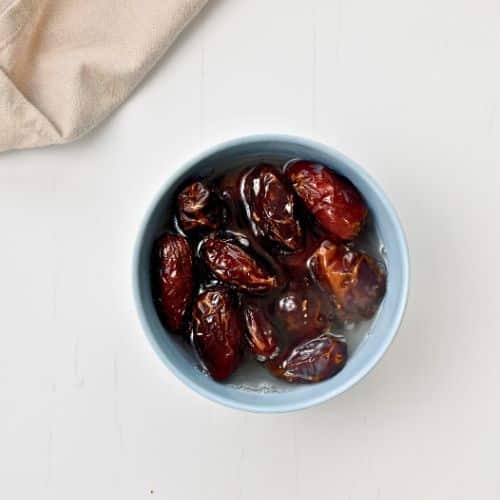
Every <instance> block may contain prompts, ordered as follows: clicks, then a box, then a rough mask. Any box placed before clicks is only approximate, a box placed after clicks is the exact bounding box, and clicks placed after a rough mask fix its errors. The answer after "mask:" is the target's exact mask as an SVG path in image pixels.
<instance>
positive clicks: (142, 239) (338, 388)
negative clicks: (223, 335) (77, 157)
mask: <svg viewBox="0 0 500 500" xmlns="http://www.w3.org/2000/svg"><path fill="white" fill-rule="evenodd" d="M292 158H301V159H306V160H314V161H316V162H318V163H322V164H324V165H326V166H328V167H329V168H332V169H334V170H335V171H336V172H338V173H339V174H341V175H344V176H345V177H347V178H348V179H349V180H350V181H351V182H352V183H353V184H354V185H355V186H356V187H357V188H358V189H359V191H360V192H361V193H362V195H363V197H364V199H365V201H366V203H367V204H368V207H369V210H370V213H371V217H372V226H373V227H372V230H373V231H375V234H376V235H377V237H378V238H379V239H380V241H381V242H383V247H384V251H383V253H384V260H385V264H386V266H387V273H388V277H387V293H386V296H385V298H384V300H383V302H382V305H381V307H380V309H379V311H378V313H377V315H376V317H375V319H374V320H373V321H372V322H371V323H370V324H369V327H368V332H367V333H366V335H363V337H362V339H361V340H360V342H359V343H358V344H357V345H355V346H354V347H352V346H349V349H350V352H349V353H348V354H349V359H348V361H347V364H346V366H345V368H344V369H343V370H342V371H341V372H340V373H338V374H337V375H335V376H334V377H332V378H330V379H328V380H325V381H323V382H320V383H316V384H308V385H292V384H288V383H286V382H282V381H279V380H277V379H275V378H274V377H272V376H271V375H270V374H268V373H267V370H265V369H264V368H262V367H260V366H255V367H250V368H247V367H245V369H243V370H237V372H236V374H235V375H233V376H232V377H231V378H230V379H229V380H228V381H227V382H225V383H220V382H215V381H213V380H212V379H211V378H210V377H208V376H207V375H206V374H204V373H203V372H202V371H201V370H200V368H199V367H198V363H197V360H196V359H195V357H194V355H193V353H192V351H191V349H190V346H188V345H186V343H185V342H183V341H182V340H181V339H180V338H179V336H176V335H173V334H171V333H170V332H168V331H166V330H165V328H164V327H163V325H162V324H161V323H160V321H159V318H158V315H157V313H156V309H155V306H154V304H153V298H152V295H151V283H150V258H151V251H152V247H153V243H154V241H155V239H156V238H157V236H158V235H159V234H160V232H161V228H162V227H163V226H164V222H165V218H166V214H167V213H168V210H169V206H170V204H171V200H172V197H173V196H174V194H175V193H176V190H177V189H178V187H179V185H180V184H181V183H182V182H183V181H184V180H185V179H187V178H188V177H193V176H196V175H203V172H204V171H208V170H210V169H212V168H214V167H215V166H216V167H217V168H218V169H220V168H223V169H224V168H227V169H231V168H232V167H234V166H241V165H244V164H247V163H248V164H256V163H258V162H259V161H261V160H262V161H264V160H267V161H269V160H270V159H274V160H277V161H280V162H283V163H284V162H285V161H287V160H290V159H292ZM133 286H134V294H135V299H136V304H137V309H138V312H139V316H140V319H141V322H142V325H143V327H144V330H145V331H146V335H147V337H148V339H149V341H150V342H151V344H152V346H153V348H154V350H155V351H156V352H157V354H158V356H159V357H160V358H161V360H162V361H163V362H164V363H165V365H166V366H168V367H169V368H170V369H171V370H172V372H173V373H174V374H175V375H176V376H177V377H178V378H179V379H180V380H182V381H183V382H184V383H185V384H186V385H187V386H188V387H190V388H191V389H193V390H195V391H196V392H198V393H199V394H201V395H203V396H205V397H207V398H208V399H211V400H213V401H216V402H217V403H221V404H223V405H226V406H230V407H233V408H237V409H240V410H247V411H253V412H267V413H272V412H287V411H293V410H299V409H302V408H307V407H309V406H313V405H315V404H318V403H322V402H324V401H326V400H328V399H330V398H333V397H334V396H337V395H338V394H340V393H341V392H343V391H345V390H347V389H348V388H349V387H351V386H353V385H354V384H355V383H356V382H358V381H359V380H360V379H361V378H362V377H364V376H365V375H366V374H367V373H368V372H369V371H370V370H371V369H372V368H373V367H374V366H375V364H376V363H377V362H378V361H379V360H380V358H381V357H382V355H383V354H384V352H385V350H386V349H387V348H388V346H389V344H390V343H391V341H392V339H393V338H394V335H395V334H396V331H397V329H398V327H399V324H400V322H401V319H402V317H403V313H404V310H405V306H406V300H407V295H408V249H407V246H406V241H405V236H404V234H403V230H402V228H401V224H400V222H399V220H398V217H397V215H396V213H395V211H394V208H393V207H392V205H391V203H390V202H389V200H388V199H387V197H386V195H385V194H384V193H383V191H382V190H381V189H380V187H379V186H378V185H377V184H376V183H375V181H374V180H373V179H372V178H371V177H370V176H369V175H368V174H367V173H366V172H365V171H363V170H362V169H361V168H360V167H359V166H358V165H356V164H355V163H354V162H353V161H351V160H349V159H348V158H346V157H345V156H344V155H342V154H341V153H339V152H338V151H335V150H334V149H332V148H330V147H327V146H324V145H322V144H319V143H316V142H313V141H311V140H308V139H301V138H297V137H289V136H282V135H259V136H251V137H245V138H242V139H236V140H232V141H229V142H226V143H224V144H221V145H218V146H215V147H213V148H211V149H210V150H208V151H206V152H205V153H202V154H201V155H199V156H197V157H196V158H194V159H193V160H191V161H190V162H188V163H187V164H185V165H184V166H182V167H181V168H180V169H179V170H178V171H176V172H174V173H170V174H169V178H168V180H167V183H166V184H165V185H164V186H163V187H162V188H161V190H160V193H159V194H158V196H157V197H156V198H155V199H154V201H153V203H152V205H151V207H150V209H149V211H148V212H147V214H146V217H145V218H144V222H143V224H142V226H141V228H140V231H139V235H138V238H137V245H136V249H135V256H134V263H133ZM255 364H257V362H255ZM240 371H241V373H240Z"/></svg>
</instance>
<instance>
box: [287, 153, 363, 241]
mask: <svg viewBox="0 0 500 500" xmlns="http://www.w3.org/2000/svg"><path fill="white" fill-rule="evenodd" d="M286 175H287V176H288V178H289V179H290V181H291V183H292V185H293V187H294V189H295V191H296V192H297V194H298V195H299V196H300V198H301V199H302V201H303V202H304V205H305V206H306V207H307V208H308V209H309V211H310V212H311V213H312V215H314V217H315V219H316V221H317V222H318V223H319V224H320V225H321V226H322V227H323V228H324V229H325V230H326V231H328V233H330V234H331V235H332V236H335V237H336V238H340V239H342V240H352V239H353V238H355V237H356V236H357V235H358V234H359V232H360V231H361V228H362V226H363V223H364V221H365V219H366V216H367V214H368V210H367V208H366V205H365V203H364V201H363V199H362V198H361V195H360V194H359V192H358V190H357V189H356V188H355V187H354V186H353V185H352V184H351V183H350V182H349V181H347V180H346V179H345V178H343V177H340V176H338V175H336V174H334V173H333V172H332V171H331V170H329V169H328V168H326V167H325V166H323V165H320V164H319V163H312V162H308V161H297V162H295V163H292V164H291V165H289V166H288V167H287V169H286Z"/></svg>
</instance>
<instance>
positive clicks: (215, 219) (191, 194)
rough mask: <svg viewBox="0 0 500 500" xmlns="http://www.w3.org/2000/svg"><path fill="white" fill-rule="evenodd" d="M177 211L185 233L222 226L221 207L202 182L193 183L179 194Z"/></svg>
mask: <svg viewBox="0 0 500 500" xmlns="http://www.w3.org/2000/svg"><path fill="white" fill-rule="evenodd" d="M177 210H178V215H179V223H180V225H181V227H182V229H183V230H184V231H191V230H193V229H216V228H217V227H218V226H219V224H220V218H221V210H220V206H219V205H218V204H217V203H216V200H215V197H214V194H213V193H212V191H211V190H210V189H209V188H207V187H206V186H205V184H203V183H202V182H193V183H192V184H189V185H188V186H186V187H185V188H184V189H183V190H182V191H181V192H180V193H179V194H178V196H177Z"/></svg>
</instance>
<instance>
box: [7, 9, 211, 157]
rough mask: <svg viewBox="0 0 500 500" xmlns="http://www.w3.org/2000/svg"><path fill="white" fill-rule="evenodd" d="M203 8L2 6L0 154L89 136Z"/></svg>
mask: <svg viewBox="0 0 500 500" xmlns="http://www.w3.org/2000/svg"><path fill="white" fill-rule="evenodd" d="M206 2H207V0H0V151H5V150H8V149H15V148H29V147H35V146H45V145H48V144H56V143H63V142H68V141H72V140H74V139H77V138H78V137H80V136H82V135H83V134H85V133H86V132H88V131H89V130H91V129H92V128H93V127H95V126H96V125H97V124H98V123H99V122H100V121H101V120H103V119H104V118H105V117H106V116H107V115H108V114H109V113H110V112H111V111H112V110H113V109H114V108H116V106H118V105H119V104H120V103H122V102H123V101H124V100H125V98H126V97H127V96H128V95H129V94H130V92H131V91H132V90H133V89H134V87H135V86H136V85H137V84H138V83H139V82H140V81H141V80H142V78H143V77H144V76H145V75H146V74H147V72H148V71H149V70H150V69H151V68H152V67H153V66H154V64H155V63H156V62H157V61H158V59H160V57H161V56H162V55H163V54H164V53H165V51H166V50H167V49H168V47H169V46H170V45H171V44H172V42H173V41H174V40H175V38H176V37H177V35H178V34H179V33H180V32H181V31H182V29H183V28H184V27H185V26H186V24H187V23H188V22H189V21H190V20H191V19H192V18H193V17H194V16H195V15H196V14H197V13H198V12H199V11H200V10H201V8H202V7H203V6H204V5H205V4H206Z"/></svg>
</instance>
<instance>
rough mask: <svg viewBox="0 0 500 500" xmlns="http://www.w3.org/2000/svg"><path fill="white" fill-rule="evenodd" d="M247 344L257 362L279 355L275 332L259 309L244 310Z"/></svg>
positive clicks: (249, 308) (247, 308) (248, 307)
mask: <svg viewBox="0 0 500 500" xmlns="http://www.w3.org/2000/svg"><path fill="white" fill-rule="evenodd" d="M244 314H245V324H246V335H245V338H246V340H247V343H248V345H249V347H250V349H251V351H252V352H253V354H254V355H255V357H256V358H257V360H258V361H267V360H268V359H272V358H275V357H276V356H277V355H278V353H279V348H278V344H277V342H276V332H275V331H274V327H273V325H272V324H271V322H270V321H269V320H268V319H267V318H266V315H265V314H264V312H263V311H262V310H261V309H258V308H257V307H255V306H247V307H246V309H245V313H244Z"/></svg>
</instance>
